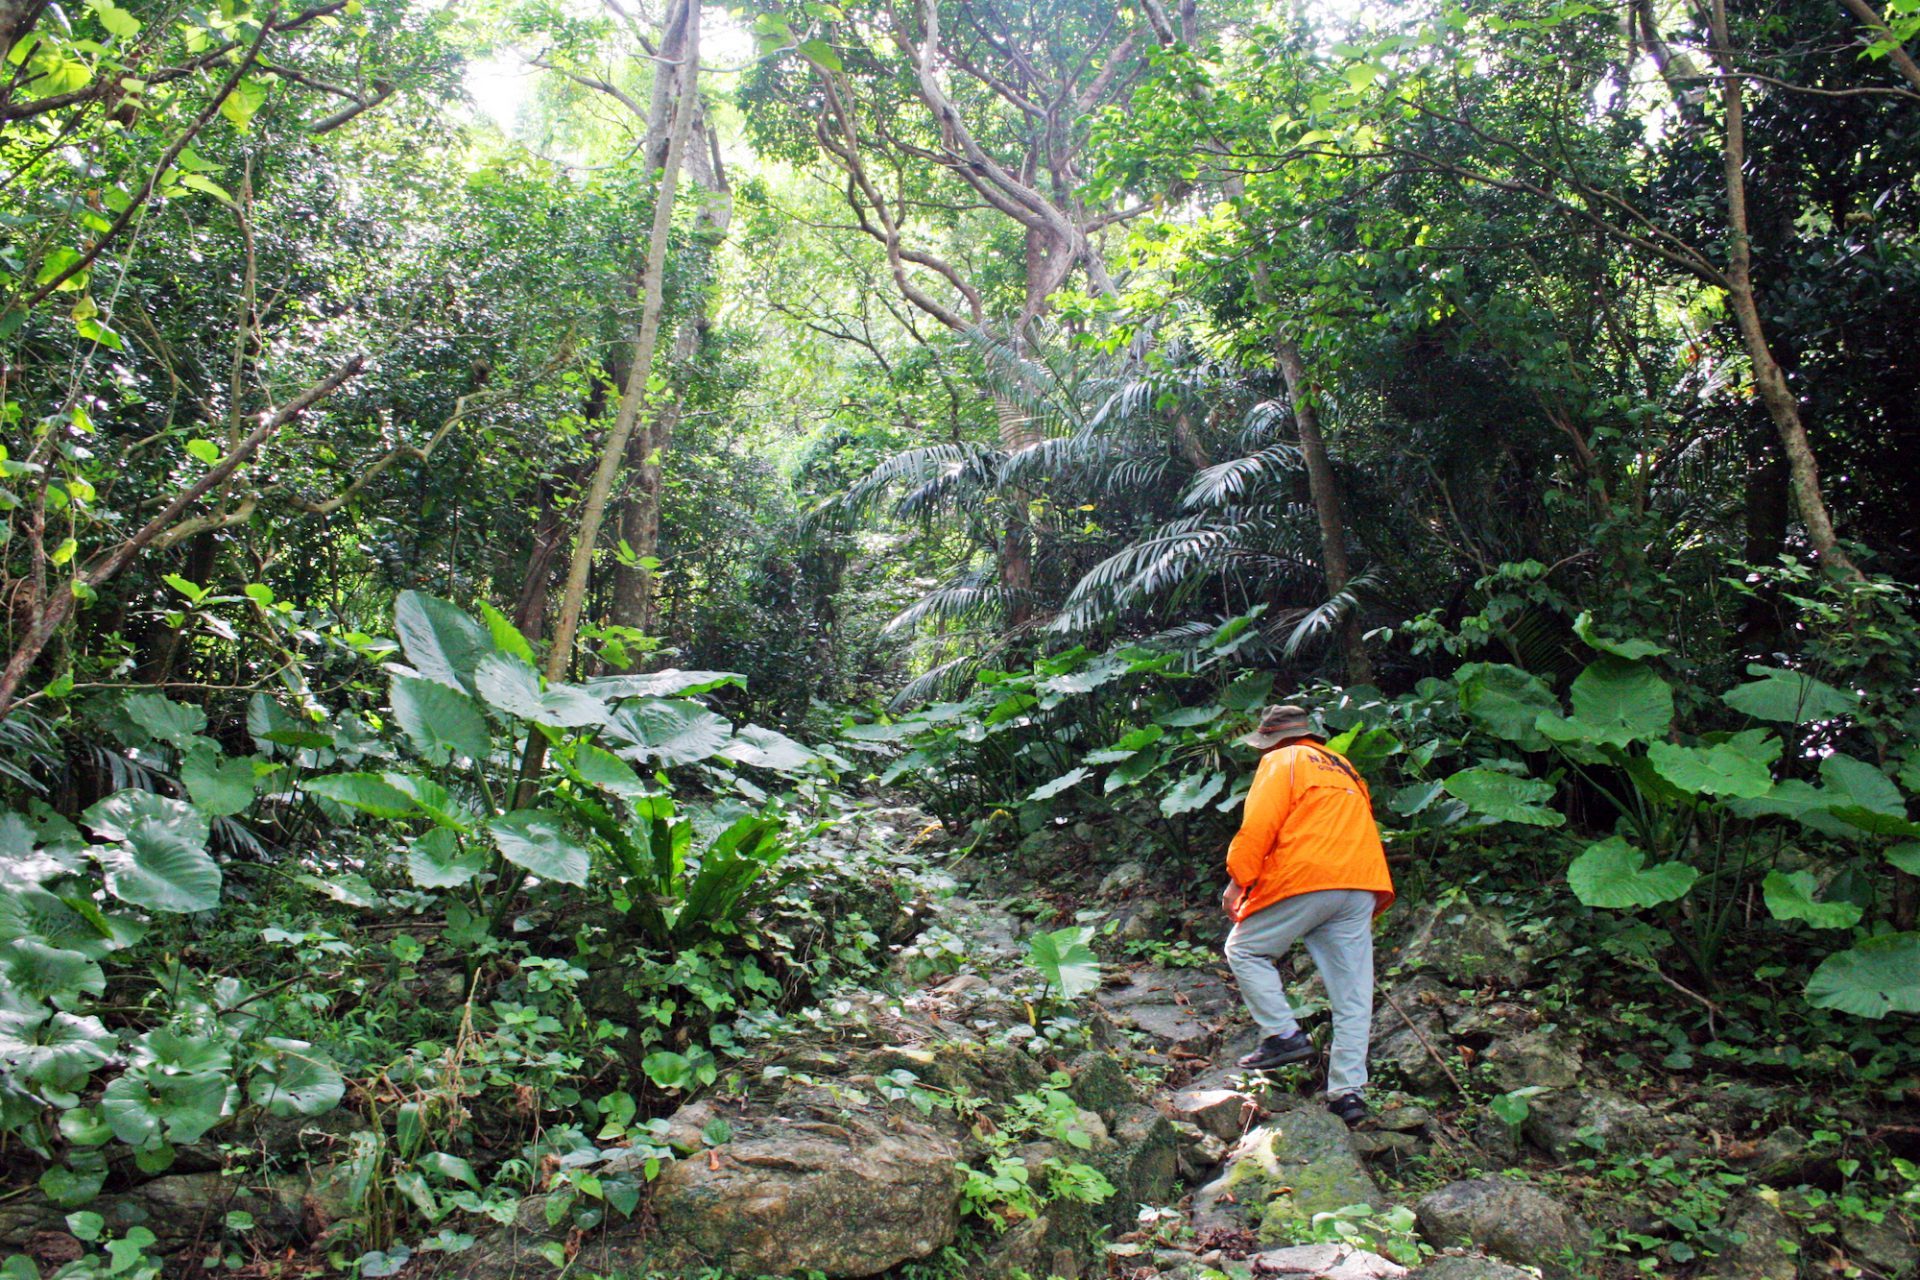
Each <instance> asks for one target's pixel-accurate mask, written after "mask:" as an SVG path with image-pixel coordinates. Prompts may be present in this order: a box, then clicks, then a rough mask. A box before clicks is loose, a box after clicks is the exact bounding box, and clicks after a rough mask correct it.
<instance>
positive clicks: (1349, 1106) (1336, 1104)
mask: <svg viewBox="0 0 1920 1280" xmlns="http://www.w3.org/2000/svg"><path fill="white" fill-rule="evenodd" d="M1327 1110H1329V1111H1331V1112H1333V1114H1335V1115H1337V1116H1339V1117H1340V1118H1341V1119H1342V1120H1344V1121H1346V1124H1347V1128H1349V1129H1351V1128H1354V1127H1355V1126H1356V1125H1358V1124H1360V1123H1361V1122H1362V1121H1363V1120H1365V1119H1366V1118H1367V1117H1369V1116H1371V1115H1372V1114H1373V1112H1371V1111H1369V1110H1367V1102H1366V1099H1364V1098H1362V1097H1361V1096H1360V1095H1359V1094H1357V1093H1343V1094H1341V1095H1340V1096H1339V1097H1337V1098H1328V1099H1327Z"/></svg>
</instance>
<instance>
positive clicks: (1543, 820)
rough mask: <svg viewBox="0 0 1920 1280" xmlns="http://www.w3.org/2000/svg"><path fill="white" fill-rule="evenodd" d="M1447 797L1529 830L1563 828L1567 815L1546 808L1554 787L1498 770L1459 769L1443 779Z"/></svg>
mask: <svg viewBox="0 0 1920 1280" xmlns="http://www.w3.org/2000/svg"><path fill="white" fill-rule="evenodd" d="M1441 785H1442V786H1444V787H1446V789H1447V794H1448V795H1451V796H1453V797H1454V798H1455V799H1457V800H1459V801H1460V802H1461V803H1463V804H1465V805H1466V806H1467V808H1469V809H1471V810H1472V811H1473V812H1474V813H1477V814H1480V815H1481V816H1482V817H1487V818H1492V819H1493V820H1494V821H1496V822H1519V823H1524V824H1526V825H1527V826H1531V827H1558V826H1564V825H1565V824H1566V821H1567V815H1566V814H1564V813H1561V812H1560V811H1558V810H1557V809H1550V808H1547V807H1546V806H1547V803H1548V802H1549V801H1551V800H1552V799H1553V792H1554V787H1553V784H1552V783H1550V782H1546V781H1543V780H1541V779H1539V778H1521V777H1517V776H1515V775H1514V774H1511V773H1502V772H1500V771H1499V770H1498V769H1479V768H1475V769H1462V770H1461V771H1460V772H1458V773H1456V774H1453V775H1451V776H1450V777H1448V778H1446V779H1445V780H1443V782H1442V784H1441Z"/></svg>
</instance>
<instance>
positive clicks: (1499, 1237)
mask: <svg viewBox="0 0 1920 1280" xmlns="http://www.w3.org/2000/svg"><path fill="white" fill-rule="evenodd" d="M1414 1213H1415V1214H1416V1215H1417V1216H1418V1218H1419V1222H1420V1233H1421V1234H1422V1235H1424V1236H1425V1237H1426V1238H1427V1239H1428V1241H1429V1242H1431V1243H1432V1244H1434V1245H1437V1246H1445V1245H1457V1244H1474V1245H1479V1246H1480V1247H1481V1248H1483V1249H1485V1250H1486V1251H1487V1252H1488V1253H1491V1254H1495V1255H1497V1256H1498V1257H1501V1258H1504V1259H1506V1260H1507V1261H1509V1262H1517V1263H1521V1264H1523V1265H1526V1266H1537V1267H1540V1268H1541V1269H1543V1270H1545V1271H1547V1272H1548V1273H1549V1274H1555V1273H1559V1274H1565V1273H1566V1272H1565V1270H1564V1264H1565V1260H1566V1258H1567V1256H1568V1255H1572V1256H1574V1257H1578V1256H1581V1255H1583V1254H1585V1253H1586V1252H1587V1249H1588V1247H1589V1245H1590V1244H1591V1241H1592V1235H1593V1233H1592V1231H1591V1229H1590V1228H1589V1227H1588V1226H1587V1224H1586V1223H1585V1222H1584V1221H1582V1220H1581V1218H1580V1216H1579V1215H1578V1214H1576V1213H1574V1212H1573V1210H1571V1209H1569V1208H1567V1207H1566V1206H1565V1205H1563V1204H1561V1203H1560V1202H1559V1201H1558V1200H1555V1199H1554V1198H1553V1197H1552V1196H1549V1195H1547V1194H1546V1193H1545V1192H1544V1191H1541V1190H1540V1189H1539V1188H1537V1187H1533V1186H1529V1185H1528V1184H1526V1183H1524V1182H1509V1181H1506V1180H1505V1179H1501V1178H1474V1179H1470V1180H1468V1181H1464V1182H1450V1183H1448V1184H1447V1185H1446V1186H1444V1187H1441V1188H1440V1189H1439V1190H1437V1191H1432V1192H1429V1193H1428V1194H1426V1195H1424V1196H1422V1197H1421V1198H1420V1201H1419V1203H1417V1204H1416V1205H1415V1206H1414Z"/></svg>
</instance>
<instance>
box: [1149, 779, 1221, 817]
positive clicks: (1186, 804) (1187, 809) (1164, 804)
mask: <svg viewBox="0 0 1920 1280" xmlns="http://www.w3.org/2000/svg"><path fill="white" fill-rule="evenodd" d="M1226 785H1227V775H1226V774H1224V773H1211V774H1209V773H1189V774H1187V775H1186V776H1185V777H1183V778H1181V779H1180V780H1179V781H1178V782H1175V783H1174V784H1173V785H1172V786H1171V787H1169V788H1167V794H1165V795H1164V796H1162V797H1160V813H1161V816H1162V817H1167V818H1176V817H1179V816H1180V815H1181V814H1183V813H1192V812H1193V811H1194V810H1195V809H1198V808H1200V807H1201V806H1203V805H1205V804H1206V803H1207V802H1208V801H1209V800H1212V799H1213V798H1214V797H1215V796H1217V795H1219V794H1220V792H1221V790H1222V789H1223V788H1224V787H1225V786H1226Z"/></svg>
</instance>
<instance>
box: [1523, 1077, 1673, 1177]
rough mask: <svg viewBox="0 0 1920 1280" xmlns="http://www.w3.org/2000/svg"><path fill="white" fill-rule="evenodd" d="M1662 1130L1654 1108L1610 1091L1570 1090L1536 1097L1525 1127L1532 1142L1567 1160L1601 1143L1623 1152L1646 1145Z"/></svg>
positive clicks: (1612, 1149) (1529, 1109)
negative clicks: (1652, 1135)
mask: <svg viewBox="0 0 1920 1280" xmlns="http://www.w3.org/2000/svg"><path fill="white" fill-rule="evenodd" d="M1655 1128H1656V1122H1655V1119H1654V1114H1653V1109H1652V1108H1651V1107H1648V1106H1647V1105H1646V1104H1645V1103H1640V1102H1635V1101H1633V1100H1632V1099H1631V1098H1623V1097H1621V1096H1620V1095H1619V1094H1617V1093H1611V1092H1608V1091H1606V1090H1604V1089H1601V1090H1593V1091H1588V1090H1586V1089H1565V1090H1561V1091H1558V1092H1555V1093H1550V1094H1546V1095H1543V1096H1541V1097H1538V1098H1534V1099H1533V1100H1532V1101H1531V1103H1530V1104H1529V1106H1528V1108H1527V1119H1526V1123H1525V1125H1524V1126H1523V1131H1524V1132H1525V1134H1526V1137H1527V1141H1528V1142H1531V1143H1532V1144H1533V1145H1534V1146H1536V1147H1538V1148H1540V1150H1542V1151H1544V1152H1546V1153H1547V1154H1548V1155H1550V1156H1552V1157H1554V1158H1555V1159H1556V1160H1565V1159H1567V1158H1569V1157H1570V1156H1573V1155H1575V1154H1577V1153H1579V1152H1582V1151H1588V1150H1591V1149H1592V1144H1594V1143H1598V1144H1599V1146H1600V1149H1601V1150H1605V1151H1620V1150H1625V1149H1627V1148H1628V1147H1629V1146H1630V1145H1637V1144H1642V1143H1644V1142H1645V1141H1646V1140H1647V1138H1648V1137H1649V1136H1650V1135H1651V1134H1652V1133H1653V1131H1654V1129H1655Z"/></svg>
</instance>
